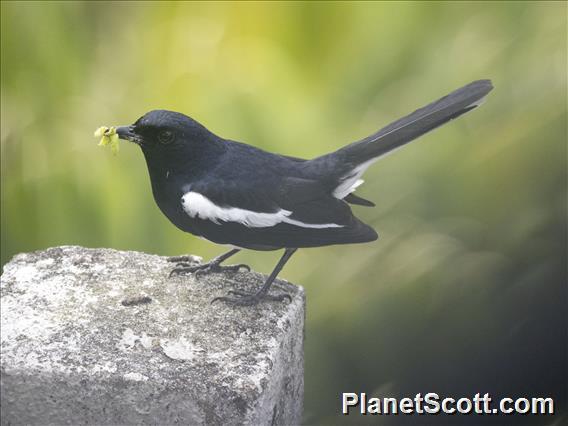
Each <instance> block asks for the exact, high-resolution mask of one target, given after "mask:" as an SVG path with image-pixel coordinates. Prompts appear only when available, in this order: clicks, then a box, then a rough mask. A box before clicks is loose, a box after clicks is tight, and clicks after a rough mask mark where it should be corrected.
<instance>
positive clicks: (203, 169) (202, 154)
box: [116, 80, 493, 306]
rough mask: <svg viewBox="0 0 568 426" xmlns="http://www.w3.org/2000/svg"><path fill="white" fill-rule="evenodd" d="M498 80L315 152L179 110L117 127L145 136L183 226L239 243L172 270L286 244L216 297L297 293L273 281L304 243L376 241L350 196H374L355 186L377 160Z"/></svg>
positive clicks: (478, 99) (196, 269) (142, 143)
mask: <svg viewBox="0 0 568 426" xmlns="http://www.w3.org/2000/svg"><path fill="white" fill-rule="evenodd" d="M492 89H493V85H492V83H491V80H477V81H474V82H471V83H469V84H467V85H465V86H463V87H461V88H459V89H457V90H454V91H453V92H451V93H450V94H448V95H446V96H444V97H442V98H440V99H438V100H437V101H434V102H432V103H430V104H428V105H426V106H425V107H422V108H420V109H418V110H416V111H414V112H412V113H411V114H409V115H406V116H404V117H403V118H401V119H399V120H396V121H394V122H392V123H391V124H389V125H387V126H386V127H383V128H381V129H380V130H378V131H377V132H375V133H373V134H372V135H370V136H368V137H366V138H364V139H361V140H358V141H356V142H353V143H351V144H349V145H346V146H344V147H342V148H340V149H338V150H336V151H333V152H331V153H328V154H324V155H321V156H318V157H315V158H313V159H303V158H298V157H292V156H287V155H280V154H275V153H271V152H268V151H265V150H262V149H260V148H257V147H254V146H251V145H247V144H245V143H241V142H236V141H233V140H229V139H224V138H222V137H220V136H217V135H216V134H214V133H213V132H211V131H210V130H208V129H207V128H206V127H205V126H203V125H202V124H200V123H198V122H197V121H196V120H194V119H192V118H190V117H189V116H187V115H184V114H182V113H179V112H174V111H168V110H153V111H150V112H148V113H146V114H145V115H143V116H142V117H140V118H139V119H138V120H137V121H136V122H134V124H132V125H129V126H119V127H116V133H117V134H118V136H119V138H120V139H123V140H127V141H130V142H133V143H135V144H137V145H138V146H139V147H140V148H141V150H142V153H143V155H144V158H145V160H146V164H147V168H148V173H149V176H150V183H151V188H152V194H153V197H154V200H155V202H156V204H157V205H158V207H159V209H160V210H161V211H162V213H163V214H164V215H165V216H166V217H167V218H168V219H169V220H170V222H172V223H173V224H174V225H175V226H176V227H177V228H179V229H180V230H182V231H184V232H188V233H190V234H193V235H195V236H198V237H202V238H205V239H206V240H209V241H211V242H213V243H217V244H223V245H228V246H230V247H231V249H230V250H229V251H228V252H226V253H224V254H222V255H220V256H217V257H215V258H213V259H212V260H211V261H209V262H207V263H201V264H198V265H195V264H192V263H191V262H190V258H189V257H187V256H176V257H172V258H170V260H171V261H172V262H176V263H177V265H176V267H175V268H174V269H172V273H171V274H170V275H177V274H186V273H195V274H196V275H200V274H208V273H214V272H222V271H238V270H239V269H241V268H244V269H248V270H250V268H249V267H248V266H247V265H244V264H239V265H230V266H225V265H222V262H224V261H225V260H227V259H228V258H229V257H231V256H233V255H235V254H236V253H238V252H239V251H240V250H243V249H249V250H257V251H270V250H282V249H283V250H284V252H283V254H282V257H281V258H280V260H279V261H278V263H277V264H276V266H275V268H274V269H273V271H272V273H271V274H270V275H269V276H268V278H266V280H265V282H264V284H263V285H262V286H261V287H260V288H259V289H258V290H257V291H256V292H251V293H248V292H242V291H237V290H233V291H230V292H229V293H228V294H227V295H225V296H219V297H216V298H214V299H213V300H212V302H217V301H222V302H226V303H228V304H232V305H240V306H250V305H256V304H258V303H259V302H261V301H284V300H286V299H288V300H290V301H291V297H290V295H288V294H272V293H270V291H269V290H270V287H271V285H272V283H273V282H274V280H275V279H276V277H277V275H278V274H279V273H280V271H281V270H282V268H283V267H284V265H285V264H286V263H287V262H288V260H289V259H290V258H291V256H292V255H293V254H294V253H295V252H296V251H297V250H298V249H300V248H307V247H321V246H328V245H335V244H353V243H368V242H371V241H374V240H376V239H377V238H378V234H377V232H376V231H375V230H374V229H373V228H372V227H370V226H369V225H367V224H365V223H363V222H362V221H361V220H360V219H358V218H357V217H355V215H354V214H353V211H352V210H351V205H359V206H367V207H372V206H375V204H374V203H373V202H372V201H369V200H367V199H365V198H363V197H360V196H358V195H356V194H355V193H354V191H355V190H356V189H357V188H358V187H359V186H360V185H361V184H362V183H363V180H362V176H363V174H364V173H365V171H366V170H367V169H368V168H369V166H371V165H372V164H373V163H374V162H376V161H377V160H378V159H380V158H381V157H383V156H384V155H385V154H388V153H390V152H392V151H393V150H395V149H397V148H400V147H401V146H403V145H405V144H407V143H408V142H410V141H412V140H414V139H416V138H418V137H419V136H422V135H424V134H425V133H427V132H429V131H431V130H434V129H435V128H437V127H439V126H441V125H443V124H445V123H447V122H449V121H451V120H453V119H455V118H457V117H459V116H461V115H463V114H465V113H467V112H469V111H471V110H473V109H475V108H477V107H478V106H479V105H481V104H482V102H483V101H484V99H485V97H486V96H487V94H488V93H489V92H490V91H491V90H492Z"/></svg>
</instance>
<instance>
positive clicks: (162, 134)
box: [116, 110, 211, 150]
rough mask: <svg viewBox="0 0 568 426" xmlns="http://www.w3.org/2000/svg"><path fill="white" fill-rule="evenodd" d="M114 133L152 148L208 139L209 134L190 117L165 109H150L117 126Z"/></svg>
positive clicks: (165, 147) (162, 147) (146, 147)
mask: <svg viewBox="0 0 568 426" xmlns="http://www.w3.org/2000/svg"><path fill="white" fill-rule="evenodd" d="M116 133H117V134H118V137H119V138H120V139H124V140H128V141H130V142H134V143H136V144H138V145H140V146H141V147H142V148H143V149H152V150H155V149H161V150H166V149H168V148H173V147H176V146H177V147H179V146H180V145H184V144H187V143H188V142H190V141H191V140H193V139H200V138H201V139H208V138H209V137H210V135H211V132H209V130H207V129H206V128H205V127H203V126H202V125H201V124H199V123H198V122H197V121H195V120H193V119H192V118H190V117H188V116H186V115H184V114H181V113H179V112H174V111H166V110H154V111H150V112H148V113H146V114H144V115H143V116H142V117H140V118H139V119H138V120H136V122H135V123H134V124H132V125H130V126H122V127H117V129H116Z"/></svg>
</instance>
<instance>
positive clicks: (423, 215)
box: [1, 1, 568, 424]
mask: <svg viewBox="0 0 568 426" xmlns="http://www.w3.org/2000/svg"><path fill="white" fill-rule="evenodd" d="M566 13H567V7H566V3H565V2H550V3H547V2H518V3H515V2H503V3H488V2H479V3H467V2H456V3H451V2H442V3H434V2H423V3H420V2H418V3H410V2H408V3H403V2H401V3H397V2H392V3H386V2H385V3H367V2H364V3H339V2H337V3H325V2H312V3H307V2H306V3H303V2H298V3H166V2H162V3H150V2H146V3H135V2H124V3H105V2H85V3H82V2H60V3H57V2H53V3H48V2H41V3H34V2H4V1H3V2H2V9H1V16H2V22H1V23H2V25H1V30H2V33H1V36H2V38H1V43H2V44H1V55H2V61H1V62H2V68H1V86H2V96H1V114H2V115H1V124H2V126H1V140H2V144H1V154H2V200H1V203H2V222H1V231H2V232H1V244H2V246H1V256H2V257H1V262H2V264H4V263H6V262H7V261H8V260H9V259H10V258H11V257H12V256H13V255H14V254H16V253H18V252H22V251H30V250H36V249H41V248H45V247H48V246H55V245H62V244H80V245H84V246H89V247H113V248H117V249H127V250H141V251H145V252H150V253H158V254H162V255H174V254H181V253H187V252H189V253H196V254H199V255H202V256H203V257H204V258H209V257H211V256H214V255H216V254H218V253H220V252H221V251H223V248H222V247H217V246H215V245H213V244H210V243H207V242H204V241H202V240H200V239H197V238H194V237H192V236H190V235H188V234H183V233H181V232H180V231H178V230H177V229H176V228H174V226H173V225H171V224H170V223H169V222H168V221H167V220H166V218H165V217H164V216H162V214H161V213H160V212H159V211H158V208H157V207H156V205H155V204H154V201H153V199H152V195H151V192H150V185H149V181H148V177H147V172H146V166H145V163H144V161H143V158H142V155H141V153H140V152H139V149H138V148H137V147H136V146H134V145H131V144H125V143H123V144H122V149H121V152H120V154H119V155H118V157H113V156H112V155H111V154H110V152H109V151H108V150H104V149H101V148H98V147H97V146H96V141H95V139H94V138H93V136H92V133H93V131H94V129H95V128H97V127H98V126H100V125H115V124H129V123H132V122H133V121H134V120H136V119H137V118H138V117H139V116H141V115H142V114H143V113H145V112H146V111H148V110H151V109H157V108H164V109H172V110H176V111H180V112H184V113H186V114H188V115H190V116H192V117H194V118H195V119H197V120H198V121H200V122H202V123H203V124H205V125H206V126H207V127H209V128H210V129H211V130H213V131H214V132H215V133H217V134H219V135H221V136H224V137H227V138H231V139H235V140H239V141H246V142H247V143H250V144H253V145H256V146H259V147H262V148H264V149H267V150H271V151H276V152H279V153H283V154H288V155H294V156H302V157H307V158H311V157H314V156H317V155H319V154H322V153H326V152H328V151H332V150H335V149H337V148H339V147H341V146H342V145H344V144H346V143H348V142H351V141H354V140H356V139H359V138H361V137H364V136H367V135H368V134H370V133H372V132H374V131H375V130H377V129H378V128H379V127H382V126H383V125H386V124H387V123H389V122H390V121H391V120H394V119H396V118H398V117H400V116H402V115H405V114H407V113H409V112H411V111H413V110H414V109H416V108H418V107H421V106H423V105H424V104H426V103H428V102H430V101H432V100H434V99H437V98H438V97H440V96H442V95H445V94H447V93H448V92H450V91H451V90H453V89H455V88H457V87H459V86H461V85H463V84H466V83H468V82H470V81H472V80H475V79H479V78H491V79H492V80H493V83H494V85H495V90H494V91H493V92H492V93H491V95H490V97H489V99H488V101H487V102H486V104H485V105H484V106H483V107H482V108H480V109H478V110H476V111H475V112H473V113H471V114H469V115H467V116H465V117H463V118H460V119H459V120H457V121H454V122H452V123H450V124H448V125H446V126H445V127H443V128H441V129H439V130H437V131H435V132H433V133H431V134H429V135H427V136H425V137H423V138H422V139H420V140H419V141H418V142H416V143H415V144H412V145H410V146H407V147H405V148H404V149H402V150H400V151H398V152H396V153H395V154H393V155H391V156H389V157H388V158H386V159H384V160H382V161H380V162H379V163H377V164H376V165H375V166H374V167H372V168H371V169H370V170H369V171H368V172H367V174H366V176H365V177H366V184H365V185H364V186H362V187H360V188H359V189H358V193H359V194H360V195H362V196H364V197H366V198H370V199H371V200H374V201H375V202H376V203H377V207H376V208H374V209H368V208H363V207H355V208H354V210H355V211H356V214H357V215H358V216H359V217H361V218H362V219H363V220H364V221H366V222H367V223H369V224H371V225H372V226H373V227H374V228H375V229H377V231H378V232H379V235H380V237H381V238H380V239H379V240H378V241H376V242H373V243H370V244H365V245H353V246H336V247H326V248H321V249H309V250H301V251H300V252H299V253H298V254H297V255H296V256H295V257H294V258H293V259H292V261H291V262H290V263H289V265H288V266H287V267H286V269H285V270H284V272H283V273H282V274H281V275H282V277H284V278H286V279H288V280H290V281H292V282H295V283H298V284H302V285H303V286H305V288H306V292H307V326H306V332H307V337H306V343H305V351H306V364H305V367H306V397H305V422H306V423H307V424H331V423H333V424H360V423H377V424H393V423H401V422H407V421H409V422H411V423H416V424H424V423H425V422H427V421H436V422H438V423H441V422H447V423H468V422H469V423H472V424H481V423H503V422H504V421H505V420H504V419H503V417H501V418H495V417H493V418H489V417H484V418H480V417H477V418H476V417H465V416H464V417H461V418H457V417H455V416H454V417H451V416H450V417H446V418H445V417H440V416H438V417H435V418H431V419H426V418H415V417H410V418H402V417H396V418H395V417H391V418H386V417H383V418H377V417H362V416H359V415H356V414H355V415H352V416H349V417H343V416H341V415H340V414H339V412H340V394H341V392H368V393H369V394H373V395H375V396H409V395H410V396H412V395H414V394H415V393H416V392H429V391H433V392H438V393H440V394H441V395H444V396H446V395H449V396H457V397H459V396H472V395H473V394H474V393H476V392H481V393H482V394H483V393H485V392H490V393H491V394H492V396H494V397H499V396H503V395H507V396H513V397H515V396H525V397H532V396H554V397H556V398H557V401H556V403H557V410H560V411H562V410H564V408H565V403H566V398H567V393H566V380H567V377H568V374H567V366H566V364H567V359H568V355H567V350H566V339H567V292H566V282H567V279H566V278H567V277H566V258H567V244H566V237H567V229H566V213H567V212H566V205H567V204H566V202H567V198H566V195H567V193H566V189H567V185H566V183H567V181H566V171H567V167H566V162H567V152H566V147H567V140H566V113H567V111H566V90H567V87H566V60H567V58H566ZM279 255H280V254H279V253H258V252H250V251H249V252H246V253H243V254H242V255H240V256H239V258H238V261H239V262H246V263H250V264H251V265H252V266H253V267H254V268H255V269H257V270H260V271H264V272H269V271H270V270H271V268H272V267H273V266H274V264H275V262H276V260H277V258H278V256H279ZM509 421H511V419H509V420H506V421H505V422H506V423H508V422H509ZM555 421H556V422H561V421H562V420H560V417H559V416H558V415H557V416H555V417H552V418H551V417H548V418H542V417H540V418H539V417H526V416H525V417H521V418H519V419H516V422H528V423H534V424H553V423H554V422H555ZM557 424H560V423H557Z"/></svg>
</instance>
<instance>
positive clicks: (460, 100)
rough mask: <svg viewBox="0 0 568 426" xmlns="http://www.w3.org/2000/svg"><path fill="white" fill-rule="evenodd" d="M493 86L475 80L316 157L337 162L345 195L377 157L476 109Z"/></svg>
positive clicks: (340, 194) (338, 192)
mask: <svg viewBox="0 0 568 426" xmlns="http://www.w3.org/2000/svg"><path fill="white" fill-rule="evenodd" d="M492 89H493V86H492V84H491V81H490V80H478V81H474V82H472V83H469V84H468V85H466V86H463V87H462V88H460V89H457V90H455V91H453V92H452V93H450V94H449V95H447V96H444V97H443V98H441V99H438V100H437V101H435V102H432V103H431V104H429V105H426V106H425V107H423V108H420V109H418V110H416V111H414V112H413V113H411V114H409V115H407V116H406V117H403V118H401V119H399V120H396V121H395V122H393V123H391V124H389V125H388V126H386V127H383V128H382V129H381V130H379V131H378V132H376V133H374V134H372V135H370V136H368V137H366V138H364V139H361V140H360V141H357V142H353V143H352V144H350V145H347V146H345V147H343V148H341V149H339V150H337V151H335V152H333V153H331V154H327V155H324V156H322V157H318V158H316V159H314V160H312V161H315V162H316V163H318V162H319V163H320V164H321V165H322V166H323V164H325V163H328V164H330V163H334V164H333V168H334V169H335V172H336V173H338V175H336V176H337V178H338V180H339V181H338V183H339V186H338V187H337V189H336V190H335V191H334V195H335V196H336V197H337V198H343V197H344V196H346V195H347V194H349V193H350V192H352V191H353V190H354V188H355V187H356V186H357V184H358V182H359V177H360V176H361V174H362V173H363V172H364V171H365V169H366V168H367V167H368V166H369V165H370V164H371V163H372V162H373V161H375V160H376V159H378V158H380V157H381V156H383V155H385V154H387V153H388V152H390V151H392V150H394V149H396V148H399V147H401V146H402V145H405V144H407V143H408V142H411V141H412V140H414V139H416V138H418V137H419V136H422V135H423V134H425V133H428V132H429V131H431V130H433V129H435V128H437V127H439V126H441V125H443V124H445V123H447V122H448V121H450V120H453V119H454V118H457V117H459V116H460V115H462V114H465V113H466V112H468V111H471V110H472V109H475V108H476V107H478V106H479V105H481V103H482V102H483V99H484V97H485V96H486V95H487V94H488V93H489V92H490V91H491V90H492ZM330 165H331V164H330Z"/></svg>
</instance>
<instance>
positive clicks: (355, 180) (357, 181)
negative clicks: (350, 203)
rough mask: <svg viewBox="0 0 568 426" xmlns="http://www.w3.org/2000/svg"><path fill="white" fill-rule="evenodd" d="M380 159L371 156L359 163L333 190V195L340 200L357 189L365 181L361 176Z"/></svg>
mask: <svg viewBox="0 0 568 426" xmlns="http://www.w3.org/2000/svg"><path fill="white" fill-rule="evenodd" d="M378 159H379V157H375V158H371V159H370V160H368V161H365V162H364V163H362V164H359V165H358V166H357V167H355V168H354V169H353V170H352V171H351V172H350V173H349V174H347V175H346V176H345V178H344V179H343V180H342V181H341V183H340V184H339V186H338V187H337V188H335V190H334V191H333V196H334V197H335V198H337V199H339V200H343V199H344V198H345V197H347V196H348V195H349V194H351V193H352V192H353V191H355V189H357V187H358V186H359V185H361V184H362V183H363V179H361V176H363V173H365V170H367V169H368V168H369V166H370V165H371V164H373V163H374V162H375V161H377V160H378Z"/></svg>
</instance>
